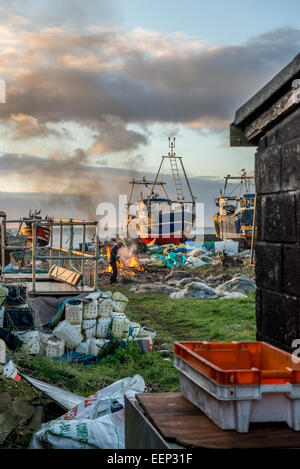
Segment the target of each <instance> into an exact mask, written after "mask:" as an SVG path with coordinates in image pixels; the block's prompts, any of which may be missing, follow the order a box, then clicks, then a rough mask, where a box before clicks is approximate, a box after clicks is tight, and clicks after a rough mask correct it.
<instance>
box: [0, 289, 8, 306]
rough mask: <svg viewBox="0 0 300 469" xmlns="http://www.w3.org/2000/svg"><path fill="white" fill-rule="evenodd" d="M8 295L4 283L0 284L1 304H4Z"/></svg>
mask: <svg viewBox="0 0 300 469" xmlns="http://www.w3.org/2000/svg"><path fill="white" fill-rule="evenodd" d="M7 295H8V289H7V288H5V287H4V286H3V285H0V306H1V305H3V303H4V301H5V298H6V297H7Z"/></svg>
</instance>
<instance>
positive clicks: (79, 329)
mask: <svg viewBox="0 0 300 469" xmlns="http://www.w3.org/2000/svg"><path fill="white" fill-rule="evenodd" d="M73 327H75V329H76V330H77V331H78V332H79V334H81V323H80V324H73Z"/></svg>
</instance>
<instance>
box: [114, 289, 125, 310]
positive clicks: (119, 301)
mask: <svg viewBox="0 0 300 469" xmlns="http://www.w3.org/2000/svg"><path fill="white" fill-rule="evenodd" d="M112 299H113V301H114V311H117V312H119V313H123V311H125V309H126V306H127V303H128V298H127V297H126V296H125V295H122V293H120V292H115V293H114V294H113V296H112Z"/></svg>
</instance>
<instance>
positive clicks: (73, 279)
mask: <svg viewBox="0 0 300 469" xmlns="http://www.w3.org/2000/svg"><path fill="white" fill-rule="evenodd" d="M49 277H51V278H53V279H54V280H57V281H59V282H66V283H69V284H70V285H77V284H78V282H79V280H80V278H81V274H80V273H79V272H74V271H73V270H69V269H65V268H64V267H60V266H58V265H53V266H52V267H51V269H50V270H49Z"/></svg>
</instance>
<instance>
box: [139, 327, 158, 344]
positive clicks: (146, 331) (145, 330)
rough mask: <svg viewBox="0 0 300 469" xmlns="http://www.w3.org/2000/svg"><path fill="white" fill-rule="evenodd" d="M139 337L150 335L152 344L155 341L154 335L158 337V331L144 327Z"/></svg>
mask: <svg viewBox="0 0 300 469" xmlns="http://www.w3.org/2000/svg"><path fill="white" fill-rule="evenodd" d="M138 337H149V339H150V342H151V345H152V342H153V339H154V337H156V331H154V330H153V329H148V328H147V327H142V328H141V330H140V332H139V333H138Z"/></svg>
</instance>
